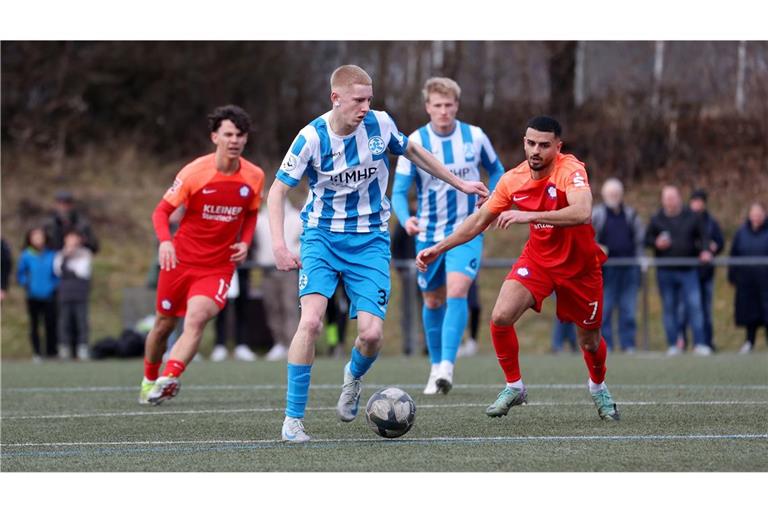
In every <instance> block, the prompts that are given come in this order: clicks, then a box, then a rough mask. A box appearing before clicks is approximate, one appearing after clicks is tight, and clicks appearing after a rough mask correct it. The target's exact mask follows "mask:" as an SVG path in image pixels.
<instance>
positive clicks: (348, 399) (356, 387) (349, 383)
mask: <svg viewBox="0 0 768 512" xmlns="http://www.w3.org/2000/svg"><path fill="white" fill-rule="evenodd" d="M362 389H363V382H362V381H361V380H360V379H356V378H355V377H354V376H353V375H352V372H350V371H349V363H347V364H346V366H344V384H343V385H342V386H341V395H340V396H339V402H338V403H337V404H336V415H337V416H338V417H339V419H340V420H341V421H344V422H349V421H352V420H354V419H355V416H357V409H358V405H359V403H360V391H361V390H362Z"/></svg>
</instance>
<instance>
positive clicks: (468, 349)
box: [456, 338, 477, 357]
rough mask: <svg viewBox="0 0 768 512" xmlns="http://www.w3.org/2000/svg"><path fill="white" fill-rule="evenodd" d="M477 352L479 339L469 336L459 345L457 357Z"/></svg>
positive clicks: (470, 355)
mask: <svg viewBox="0 0 768 512" xmlns="http://www.w3.org/2000/svg"><path fill="white" fill-rule="evenodd" d="M475 354H477V341H475V339H474V338H467V340H466V341H465V342H464V343H462V345H461V346H460V347H459V351H458V352H457V353H456V357H472V356H474V355H475Z"/></svg>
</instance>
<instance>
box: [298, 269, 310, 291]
mask: <svg viewBox="0 0 768 512" xmlns="http://www.w3.org/2000/svg"><path fill="white" fill-rule="evenodd" d="M307 283H309V277H307V274H305V273H303V272H302V273H301V275H300V276H299V290H303V289H304V288H306V287H307Z"/></svg>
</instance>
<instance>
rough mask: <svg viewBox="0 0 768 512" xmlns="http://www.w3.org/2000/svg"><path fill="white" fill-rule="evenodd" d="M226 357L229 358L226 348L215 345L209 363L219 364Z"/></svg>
mask: <svg viewBox="0 0 768 512" xmlns="http://www.w3.org/2000/svg"><path fill="white" fill-rule="evenodd" d="M227 357H229V352H228V351H227V347H225V346H224V345H216V346H215V347H213V351H212V352H211V361H213V362H214V363H220V362H222V361H224V360H225V359H226V358H227Z"/></svg>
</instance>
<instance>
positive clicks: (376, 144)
mask: <svg viewBox="0 0 768 512" xmlns="http://www.w3.org/2000/svg"><path fill="white" fill-rule="evenodd" d="M368 149H370V150H371V153H372V154H374V155H380V154H382V153H383V152H384V150H385V149H387V146H386V144H384V139H382V138H381V137H379V136H378V135H374V136H373V137H371V138H370V139H368Z"/></svg>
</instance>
